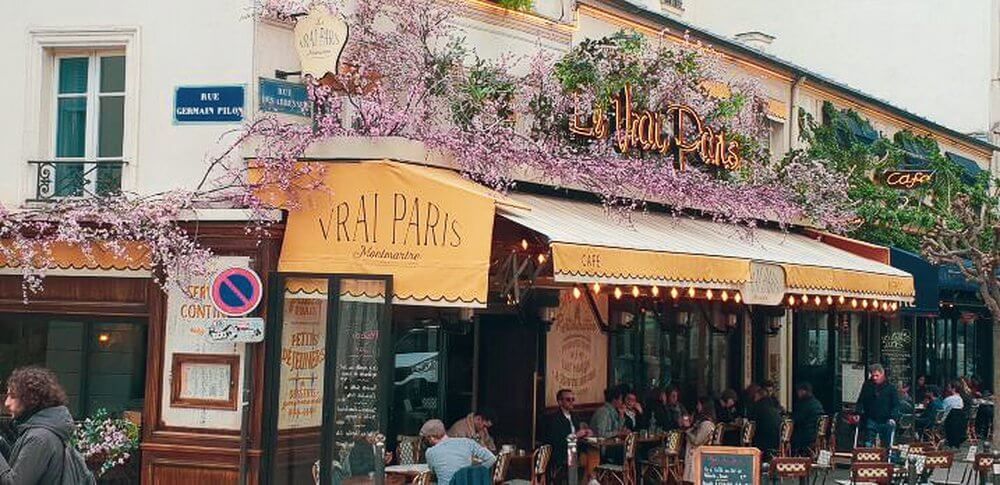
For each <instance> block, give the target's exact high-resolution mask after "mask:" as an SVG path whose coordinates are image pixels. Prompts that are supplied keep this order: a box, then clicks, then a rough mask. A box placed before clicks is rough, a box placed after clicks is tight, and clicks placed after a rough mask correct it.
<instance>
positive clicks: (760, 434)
mask: <svg viewBox="0 0 1000 485" xmlns="http://www.w3.org/2000/svg"><path fill="white" fill-rule="evenodd" d="M753 399H754V402H753V404H752V405H751V406H750V416H749V417H750V419H751V420H753V421H755V422H756V423H757V431H756V432H755V433H754V437H753V445H754V447H756V448H757V449H759V450H760V452H761V454H762V455H763V459H764V460H765V461H767V460H770V459H771V458H772V457H773V456H774V455H775V454H777V452H778V446H779V442H780V440H781V409H779V408H778V407H776V406H775V405H774V401H772V400H771V399H770V398H769V396H768V394H767V391H765V390H764V389H763V388H758V389H756V390H755V393H754V397H753Z"/></svg>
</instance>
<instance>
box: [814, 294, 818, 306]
mask: <svg viewBox="0 0 1000 485" xmlns="http://www.w3.org/2000/svg"><path fill="white" fill-rule="evenodd" d="M813 303H815V304H816V306H819V295H816V298H813Z"/></svg>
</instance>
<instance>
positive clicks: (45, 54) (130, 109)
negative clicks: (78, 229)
mask: <svg viewBox="0 0 1000 485" xmlns="http://www.w3.org/2000/svg"><path fill="white" fill-rule="evenodd" d="M139 34H140V33H139V28H138V27H75V28H74V27H66V28H34V29H30V30H29V31H28V38H29V42H28V44H29V51H28V55H27V66H26V70H25V72H26V81H27V82H26V83H25V85H26V88H25V89H26V92H25V114H24V127H25V131H24V147H23V150H22V152H23V157H22V165H21V170H23V173H24V175H23V176H22V180H23V184H22V189H21V190H22V192H21V194H18V200H22V201H25V200H29V199H31V198H34V196H35V184H36V176H37V173H36V172H37V170H36V168H35V167H34V166H30V165H29V164H28V163H27V161H28V160H54V159H56V157H55V156H54V155H55V149H56V143H55V140H56V121H57V120H56V112H57V103H56V98H57V93H58V89H59V87H58V83H57V81H58V69H59V64H58V59H61V58H65V57H83V56H84V55H87V56H89V55H90V54H91V53H93V54H96V55H98V56H100V55H107V54H119V55H120V54H123V55H124V56H125V92H124V95H125V112H124V126H123V132H122V155H121V157H120V159H121V160H124V161H126V162H127V164H126V165H124V166H123V167H122V175H121V185H122V186H121V188H122V190H123V191H128V190H130V189H132V188H134V187H135V174H136V173H137V172H136V170H137V168H136V165H137V158H136V153H137V150H138V135H139V125H138V123H137V120H138V119H139V116H138V115H139V96H138V93H139V83H140V78H139V66H140V65H141V59H140V54H139V53H140V48H139V40H140V35H139ZM95 61H99V58H98V59H96V60H92V61H91V62H90V63H89V64H90V65H89V66H88V69H92V70H93V71H91V72H90V73H88V86H87V91H88V104H87V132H88V134H87V136H88V138H87V139H86V146H87V148H86V150H87V151H86V153H85V155H86V156H88V157H90V156H92V158H88V159H91V160H93V159H96V158H97V138H96V137H97V132H98V130H97V125H96V122H97V117H98V114H97V113H98V111H99V106H98V104H97V101H98V99H97V96H96V94H97V93H98V91H99V89H100V86H99V84H96V83H99V81H100V79H98V77H97V76H96V72H97V70H99V66H97V65H96V63H95ZM91 81H94V82H93V83H92V82H91ZM91 92H93V93H94V98H93V99H90V98H89V96H90V95H91V94H90V93H91ZM107 94H112V93H107ZM91 136H93V137H94V138H93V139H91V138H90V137H91ZM91 150H93V153H91ZM118 159H119V158H118V157H115V158H110V160H118ZM70 160H72V159H70ZM85 170H86V168H85ZM88 183H89V182H88Z"/></svg>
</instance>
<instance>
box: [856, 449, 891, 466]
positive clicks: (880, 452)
mask: <svg viewBox="0 0 1000 485" xmlns="http://www.w3.org/2000/svg"><path fill="white" fill-rule="evenodd" d="M888 461H889V450H887V449H885V448H855V449H854V451H852V452H851V463H888Z"/></svg>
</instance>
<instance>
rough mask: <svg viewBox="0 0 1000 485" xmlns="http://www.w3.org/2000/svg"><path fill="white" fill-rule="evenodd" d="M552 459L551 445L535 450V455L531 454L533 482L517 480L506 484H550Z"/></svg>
mask: <svg viewBox="0 0 1000 485" xmlns="http://www.w3.org/2000/svg"><path fill="white" fill-rule="evenodd" d="M551 458H552V446H551V445H542V446H539V447H538V448H535V451H534V453H532V454H531V480H520V479H515V480H508V481H506V482H504V483H507V484H509V485H528V484H530V485H546V484H547V483H548V473H549V472H548V470H549V460H550V459H551ZM508 466H509V465H508ZM494 476H495V475H494Z"/></svg>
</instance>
